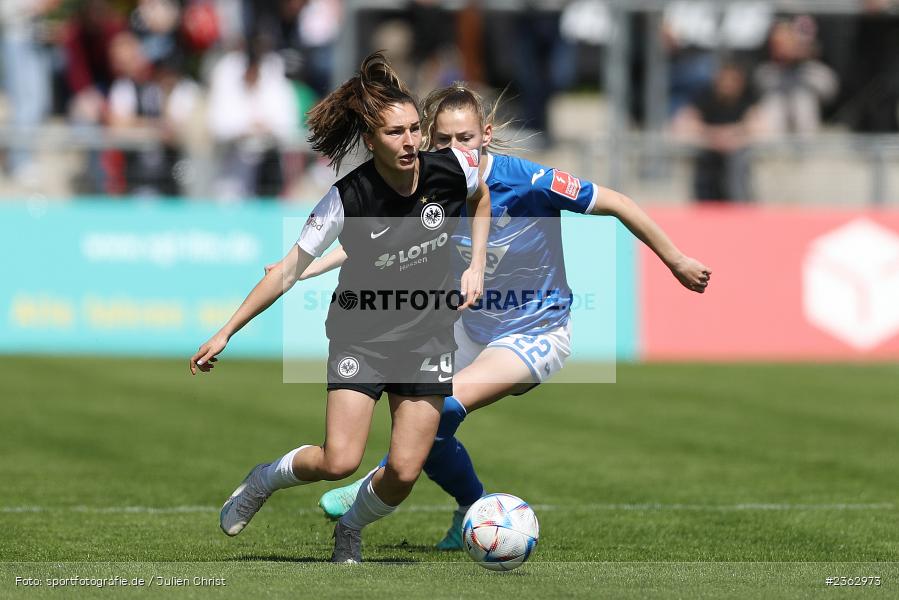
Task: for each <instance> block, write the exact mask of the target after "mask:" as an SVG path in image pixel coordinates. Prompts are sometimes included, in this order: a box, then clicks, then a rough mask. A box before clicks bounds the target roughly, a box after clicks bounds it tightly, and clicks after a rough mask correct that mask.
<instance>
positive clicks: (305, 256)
mask: <svg viewBox="0 0 899 600" xmlns="http://www.w3.org/2000/svg"><path fill="white" fill-rule="evenodd" d="M313 259H314V257H313V256H312V255H311V254H309V253H307V252H305V251H303V250H301V249H300V247H299V245H297V244H294V245H293V247H292V248H291V249H290V251H289V252H288V253H287V255H286V256H285V257H284V258H282V259H281V260H280V261H279V262H277V263H275V264H274V266H273V267H272V268H271V269H269V270H268V271H267V272H266V274H265V275H264V276H263V277H262V280H261V281H260V282H259V283H257V284H256V286H255V287H254V288H253V289H252V290H251V291H250V293H249V294H248V295H247V297H246V299H244V301H243V303H241V305H240V307H238V309H237V310H236V311H235V312H234V314H233V315H232V316H231V318H230V319H228V322H227V323H225V325H224V326H223V327H222V328H221V329H219V330H218V332H217V333H216V334H215V335H213V336H212V337H211V338H209V340H208V341H207V342H206V343H205V344H203V345H202V346H200V348H199V350H197V352H196V354H194V355H193V356H192V357H191V359H190V372H191V374H193V375H196V374H197V370H200V371H203V372H208V371H210V370H212V368H213V363H215V361H216V360H217V359H216V358H215V356H216V355H217V354H219V353H220V352H221V351H222V350H224V349H225V346H226V345H228V340H230V339H231V336H232V335H234V334H235V333H237V332H238V331H240V330H241V329H242V328H243V327H244V325H246V324H247V323H249V322H250V321H252V320H253V318H254V317H256V315H258V314H260V313H262V312H263V311H264V310H265V309H267V308H268V307H269V306H271V305H272V304H274V302H275V300H277V299H278V298H280V297H281V296H283V295H284V294H285V292H287V290H289V289H290V288H292V287H293V285H294V284H295V283H296V282H297V281H299V278H300V275H301V274H302V273H303V271H305V270H306V267H308V266H309V265H310V264H311V263H312V261H313Z"/></svg>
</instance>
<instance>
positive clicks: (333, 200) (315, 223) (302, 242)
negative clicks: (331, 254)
mask: <svg viewBox="0 0 899 600" xmlns="http://www.w3.org/2000/svg"><path fill="white" fill-rule="evenodd" d="M342 230H343V202H341V200H340V192H339V191H337V188H336V187H332V188H331V189H330V190H328V193H327V194H325V197H324V198H322V199H321V200H320V201H319V203H318V204H316V205H315V208H314V209H313V210H312V214H310V215H309V218H308V219H307V220H306V224H305V225H304V226H303V231H302V232H301V233H300V238H299V239H298V240H297V245H298V246H299V247H300V250H302V251H303V252H305V253H307V254H310V255H312V256H321V255H322V253H323V252H324V251H325V250H327V249H328V246H330V245H331V244H333V243H334V240H336V239H337V236H339V235H340V232H341V231H342Z"/></svg>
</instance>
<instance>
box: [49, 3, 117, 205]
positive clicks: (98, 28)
mask: <svg viewBox="0 0 899 600" xmlns="http://www.w3.org/2000/svg"><path fill="white" fill-rule="evenodd" d="M124 30H125V21H124V19H123V18H122V17H121V16H120V15H119V14H117V13H116V12H115V11H114V10H113V8H112V7H111V6H110V5H109V3H108V2H107V1H106V0H85V2H84V3H83V4H82V5H81V6H79V7H78V10H77V12H75V14H74V15H73V17H72V19H71V20H70V21H69V22H68V23H67V24H66V27H65V31H64V34H63V48H64V49H65V79H66V82H67V84H68V92H69V94H70V100H69V107H68V109H69V117H70V119H71V121H72V123H73V124H75V125H76V126H94V125H99V124H100V123H101V122H102V120H103V113H104V110H105V108H106V94H108V93H109V88H110V86H111V85H112V82H113V80H114V79H115V74H114V72H113V68H112V62H111V58H110V47H111V45H112V40H113V38H115V36H116V35H118V34H119V33H121V32H122V31H124ZM87 163H88V164H87V168H86V169H85V170H84V172H83V173H82V174H81V175H79V177H78V179H77V180H76V182H75V186H76V189H77V190H78V191H79V192H82V193H96V192H104V191H107V187H106V185H107V180H106V169H104V167H103V164H102V154H101V153H99V152H96V151H90V152H88V153H87Z"/></svg>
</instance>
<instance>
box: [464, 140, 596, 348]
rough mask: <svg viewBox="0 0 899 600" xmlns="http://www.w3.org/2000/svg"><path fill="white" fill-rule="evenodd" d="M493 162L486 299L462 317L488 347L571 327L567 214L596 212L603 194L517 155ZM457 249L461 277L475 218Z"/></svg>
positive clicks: (489, 171) (470, 331) (490, 162)
mask: <svg viewBox="0 0 899 600" xmlns="http://www.w3.org/2000/svg"><path fill="white" fill-rule="evenodd" d="M486 160H487V161H488V162H487V167H486V170H485V172H484V181H485V182H486V183H487V185H488V187H489V188H490V200H491V212H492V219H491V223H490V238H489V239H490V241H489V244H488V248H487V268H486V270H485V276H484V296H483V297H482V298H481V300H480V301H479V302H477V303H476V304H475V305H474V307H473V309H469V310H466V311H465V312H463V313H462V322H463V324H464V325H465V330H466V332H467V333H468V335H469V337H471V339H472V340H474V341H475V342H478V343H480V344H488V343H490V342H491V341H493V340H495V339H498V338H501V337H503V336H505V335H509V334H512V333H524V332H530V333H541V332H543V331H548V330H550V329H554V328H556V327H559V326H560V325H564V324H565V323H566V322H567V321H568V317H569V314H570V308H571V288H569V287H568V280H567V279H566V277H565V259H564V257H563V255H562V228H561V219H560V216H561V214H560V213H561V211H563V210H569V211H573V212H578V213H586V212H589V211H590V210H591V209H592V208H593V204H594V202H595V199H596V187H597V186H595V185H594V184H593V183H591V182H589V181H581V180H579V179H577V178H576V177H574V176H572V175H571V174H569V173H566V172H564V171H559V170H558V169H550V168H547V167H543V166H541V165H538V164H534V163H532V162H530V161H527V160H524V159H521V158H517V157H514V156H506V155H502V154H488V155H487V158H486ZM453 242H454V244H455V245H456V248H457V249H458V252H457V253H456V254H455V256H454V258H455V259H456V261H457V265H456V266H457V270H456V272H457V273H460V272H461V271H462V270H464V269H465V268H466V267H467V265H468V262H469V260H470V259H471V236H470V229H469V223H468V220H467V219H463V220H462V222H461V223H460V226H459V228H458V230H457V232H456V234H455V235H453Z"/></svg>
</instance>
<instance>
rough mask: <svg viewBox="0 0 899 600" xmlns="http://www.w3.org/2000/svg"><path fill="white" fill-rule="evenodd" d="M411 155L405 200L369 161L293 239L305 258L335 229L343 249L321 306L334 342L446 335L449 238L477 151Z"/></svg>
mask: <svg viewBox="0 0 899 600" xmlns="http://www.w3.org/2000/svg"><path fill="white" fill-rule="evenodd" d="M418 160H419V175H418V185H417V188H416V190H415V192H413V193H412V194H411V195H410V196H401V195H400V194H398V193H397V192H396V191H394V190H393V189H392V188H391V187H390V186H389V185H387V183H386V182H385V181H384V180H383V179H382V178H381V176H380V175H379V174H378V172H377V170H376V169H375V166H374V162H373V161H371V160H370V161H368V162H366V163H364V164H363V165H361V166H359V167H358V168H356V169H355V170H353V171H352V172H350V173H349V174H347V175H346V176H344V177H343V178H341V179H340V180H339V181H338V182H337V183H336V184H334V187H333V188H332V189H331V190H330V191H329V194H328V196H326V197H325V199H324V200H322V202H320V203H319V206H318V207H316V211H315V212H313V214H312V216H311V217H310V218H309V221H307V224H306V227H304V229H303V235H301V237H300V240H299V241H298V243H299V244H300V247H301V248H303V249H304V250H306V251H307V252H309V253H310V254H313V255H318V254H320V253H321V251H322V250H324V248H321V245H322V244H324V243H325V242H327V245H330V243H331V241H333V237H331V236H333V234H334V231H335V229H337V230H338V234H337V238H338V239H339V241H340V243H341V244H342V245H343V247H344V250H345V251H346V254H347V260H346V261H345V262H344V264H343V266H342V267H341V269H340V276H339V280H338V285H337V288H336V289H335V290H334V294H333V296H332V302H331V306H330V309H329V311H328V320H327V323H326V330H327V334H328V338H329V339H330V340H332V341H352V342H354V343H377V342H400V341H404V340H410V341H411V340H414V339H417V338H422V337H427V336H432V335H435V334H437V333H440V332H445V333H447V334H448V335H449V337H450V338H451V337H452V325H453V322H454V321H455V320H456V318H457V317H458V314H459V313H458V311H456V310H455V307H457V306H458V305H459V304H460V303H461V302H462V299H461V296H460V295H459V293H458V290H453V288H454V287H456V286H455V285H454V282H455V278H454V277H453V274H452V272H451V261H450V258H451V254H450V253H451V251H452V244H450V243H449V242H450V238H451V236H452V234H453V232H454V230H455V227H456V225H457V224H458V220H459V215H460V214H461V212H462V209H463V207H464V206H465V202H466V199H467V198H468V197H469V196H470V195H471V194H473V193H474V190H475V189H476V188H477V181H478V179H477V155H476V154H474V153H473V152H470V153H464V152H462V151H459V150H455V149H446V150H442V151H438V152H421V153H419V155H418ZM326 202H327V203H328V204H327V205H324V203H326ZM310 228H311V229H312V230H313V231H311V232H307V230H309V229H310ZM326 229H327V231H325V230H326ZM304 237H306V238H307V240H306V241H309V240H311V242H310V243H304ZM329 238H330V239H329ZM315 242H318V243H317V244H316V243H315ZM307 248H308V249H307Z"/></svg>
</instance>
